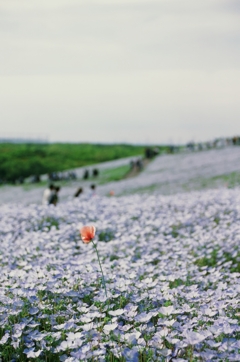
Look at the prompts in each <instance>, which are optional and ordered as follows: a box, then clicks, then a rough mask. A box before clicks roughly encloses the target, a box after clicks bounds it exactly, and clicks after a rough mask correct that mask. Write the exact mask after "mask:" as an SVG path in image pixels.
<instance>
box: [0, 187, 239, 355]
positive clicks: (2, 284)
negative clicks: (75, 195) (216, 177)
mask: <svg viewBox="0 0 240 362" xmlns="http://www.w3.org/2000/svg"><path fill="white" fill-rule="evenodd" d="M83 225H94V226H95V227H96V237H95V242H96V243H97V245H98V251H99V256H100V260H101V263H102V268H103V272H104V275H105V281H106V288H107V297H106V295H105V292H104V288H103V287H102V283H101V281H102V280H101V273H100V268H99V263H98V259H97V255H96V253H95V251H94V248H93V246H92V243H89V244H83V242H82V241H81V239H80V235H79V228H80V227H81V226H83ZM239 241H240V191H239V189H226V188H225V189H219V190H210V191H199V192H190V193H185V194H176V195H171V196H161V195H130V196H125V197H111V198H110V197H100V196H96V197H93V198H91V199H81V200H74V201H69V202H66V203H60V204H59V205H58V206H57V207H52V206H50V207H45V206H40V205H34V204H32V205H29V206H24V205H22V204H18V205H15V206H14V205H13V204H4V205H2V206H1V207H0V265H1V274H0V360H1V361H2V362H8V361H9V362H10V361H12V362H13V361H16V362H18V361H19V362H21V361H39V362H40V361H42V362H44V361H48V362H51V361H65V362H77V361H109V362H110V361H112V362H113V361H129V362H130V361H133V362H134V361H136V362H137V361H139V362H144V361H149V362H151V361H169V362H170V361H172V362H183V361H192V362H193V361H195V362H196V361H239V360H240V325H239V321H240V302H239V296H240V252H239Z"/></svg>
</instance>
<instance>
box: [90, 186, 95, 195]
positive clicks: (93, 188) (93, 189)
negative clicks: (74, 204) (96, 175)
mask: <svg viewBox="0 0 240 362" xmlns="http://www.w3.org/2000/svg"><path fill="white" fill-rule="evenodd" d="M90 190H91V195H90V196H96V185H94V184H92V185H91V186H90Z"/></svg>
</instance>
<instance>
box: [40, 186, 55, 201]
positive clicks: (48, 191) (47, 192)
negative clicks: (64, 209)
mask: <svg viewBox="0 0 240 362" xmlns="http://www.w3.org/2000/svg"><path fill="white" fill-rule="evenodd" d="M53 192H54V185H53V184H50V185H49V186H48V188H47V189H45V190H44V191H43V199H42V204H43V205H49V203H50V199H51V196H52V194H53Z"/></svg>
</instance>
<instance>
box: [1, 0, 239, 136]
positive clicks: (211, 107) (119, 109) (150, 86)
mask: <svg viewBox="0 0 240 362" xmlns="http://www.w3.org/2000/svg"><path fill="white" fill-rule="evenodd" d="M0 49H1V52H0V64H1V66H0V119H1V122H0V137H1V136H8V135H19V136H22V137H24V136H26V135H34V136H36V135H39V136H41V135H47V136H48V138H49V140H50V141H74V142H84V141H89V142H130V143H145V142H147V143H168V142H174V143H178V142H182V143H183V142H187V141H189V140H195V141H200V140H208V139H212V138H215V137H219V136H233V135H236V134H238V135H239V134H240V104H239V103H240V102H239V95H240V1H239V0H156V1H151V0H111V1H110V0H41V1H40V0H38V1H35V0H21V1H19V0H1V1H0Z"/></svg>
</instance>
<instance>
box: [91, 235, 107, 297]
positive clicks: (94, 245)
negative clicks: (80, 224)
mask: <svg viewBox="0 0 240 362" xmlns="http://www.w3.org/2000/svg"><path fill="white" fill-rule="evenodd" d="M92 243H93V247H94V249H95V250H96V253H97V257H98V262H99V265H100V269H101V272H102V284H103V287H104V289H105V294H106V297H107V288H106V283H105V279H104V275H103V270H102V265H101V262H100V258H99V254H98V250H97V245H96V244H94V242H93V240H92Z"/></svg>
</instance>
